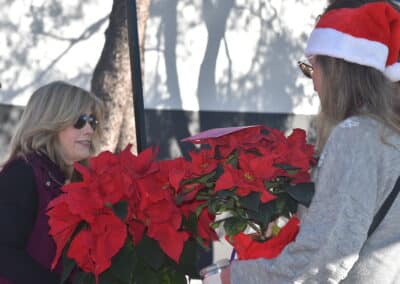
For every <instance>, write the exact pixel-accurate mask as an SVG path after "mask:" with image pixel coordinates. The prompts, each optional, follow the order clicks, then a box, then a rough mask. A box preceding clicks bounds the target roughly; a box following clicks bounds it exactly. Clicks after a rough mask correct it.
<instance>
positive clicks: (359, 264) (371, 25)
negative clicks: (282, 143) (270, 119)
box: [221, 0, 400, 284]
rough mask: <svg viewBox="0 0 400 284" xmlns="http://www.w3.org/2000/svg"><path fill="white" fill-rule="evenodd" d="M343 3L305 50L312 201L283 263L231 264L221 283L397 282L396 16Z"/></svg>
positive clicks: (399, 25) (379, 5) (380, 6)
mask: <svg viewBox="0 0 400 284" xmlns="http://www.w3.org/2000/svg"><path fill="white" fill-rule="evenodd" d="M340 2H341V5H342V6H341V7H338V6H337V5H336V8H335V9H333V8H331V7H328V9H327V11H326V12H325V13H324V14H323V15H322V16H321V17H320V19H319V20H318V23H317V24H316V27H315V29H314V30H313V32H312V34H311V36H310V38H309V41H308V44H307V48H306V55H307V56H308V58H309V60H310V62H311V66H309V68H307V69H304V70H305V71H306V72H308V75H309V76H310V77H312V80H313V84H314V88H315V90H316V92H317V93H318V95H319V97H320V101H321V110H320V115H319V125H318V149H319V151H320V153H321V154H320V158H319V161H318V166H317V168H316V170H315V196H314V198H313V200H312V203H311V205H310V207H309V208H308V210H307V212H305V214H304V215H303V216H302V220H301V225H300V231H299V234H298V235H297V238H296V240H295V241H294V242H293V243H291V244H289V245H288V246H287V247H286V248H285V249H284V250H283V252H282V254H281V255H280V256H278V257H277V258H275V259H271V260H266V259H257V260H248V261H234V262H233V263H232V264H231V265H230V268H228V269H225V270H224V271H223V272H222V277H221V278H222V279H223V283H235V284H236V283H249V284H250V283H254V284H257V283H268V284H282V283H349V284H350V283H352V284H353V283H380V284H385V283H399V281H400V280H399V279H400V263H399V261H398V257H399V255H400V222H399V221H398V216H399V215H400V198H399V197H397V198H395V197H394V196H393V195H392V193H395V192H396V190H397V189H398V188H399V187H398V186H399V185H400V182H399V175H400V92H399V81H400V62H398V59H399V55H400V14H399V12H398V11H397V10H396V9H394V8H393V7H392V6H391V5H390V4H389V3H388V2H386V1H380V2H379V1H378V2H370V3H366V4H363V5H354V6H351V7H350V6H348V7H345V6H343V5H346V3H345V2H346V1H345V0H344V1H340ZM347 2H348V3H350V2H352V3H353V2H354V1H347ZM303 67H304V66H303ZM395 189H396V190H395ZM397 192H398V191H397ZM388 201H390V202H392V203H391V204H390V202H388ZM382 208H386V210H385V212H384V211H381V209H382ZM381 212H384V213H383V214H381ZM376 220H378V221H376Z"/></svg>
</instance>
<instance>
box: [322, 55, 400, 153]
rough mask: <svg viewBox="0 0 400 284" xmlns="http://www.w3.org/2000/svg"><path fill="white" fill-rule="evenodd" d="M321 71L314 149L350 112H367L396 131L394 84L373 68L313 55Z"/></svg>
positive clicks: (399, 122)
mask: <svg viewBox="0 0 400 284" xmlns="http://www.w3.org/2000/svg"><path fill="white" fill-rule="evenodd" d="M315 59H316V60H315V62H316V64H317V65H318V67H320V69H321V72H322V78H321V79H322V86H321V88H322V89H321V90H320V92H319V95H320V100H321V110H320V114H319V117H318V118H317V149H318V150H319V151H320V150H321V149H322V148H323V146H324V145H325V143H326V140H327V139H328V136H329V134H330V132H331V130H332V128H333V127H335V126H336V125H337V124H338V123H339V122H340V121H342V120H344V119H346V118H348V117H350V116H353V115H367V116H370V117H372V118H374V119H376V120H378V121H380V122H382V123H383V124H384V125H385V126H387V127H388V128H390V129H392V130H393V131H395V132H397V133H399V134H400V92H399V89H400V88H399V85H398V83H393V82H391V81H390V80H389V79H387V78H386V77H385V76H384V75H383V73H382V72H380V71H378V70H375V69H374V68H371V67H367V66H362V65H359V64H355V63H350V62H346V61H344V60H342V59H337V58H332V57H328V56H321V55H319V56H316V57H315Z"/></svg>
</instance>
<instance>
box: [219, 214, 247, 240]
mask: <svg viewBox="0 0 400 284" xmlns="http://www.w3.org/2000/svg"><path fill="white" fill-rule="evenodd" d="M246 227H247V221H246V220H245V219H242V218H239V217H229V218H227V219H225V222H224V229H225V232H226V234H227V235H229V236H234V235H236V234H239V233H240V232H243V231H244V230H245V229H246Z"/></svg>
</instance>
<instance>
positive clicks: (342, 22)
mask: <svg viewBox="0 0 400 284" xmlns="http://www.w3.org/2000/svg"><path fill="white" fill-rule="evenodd" d="M305 53H306V55H307V56H312V55H327V56H331V57H335V58H341V59H344V60H346V61H348V62H353V63H357V64H360V65H365V66H370V67H373V68H375V69H378V70H380V71H382V72H383V73H384V74H385V75H386V77H388V78H389V79H390V80H391V81H394V82H395V81H400V62H398V59H399V53H400V14H399V12H397V11H396V10H395V9H394V8H393V7H392V6H391V5H390V4H387V3H384V2H372V3H368V4H365V5H362V6H360V7H358V8H342V9H336V10H331V11H329V12H327V13H325V14H324V15H322V16H321V18H320V19H319V21H318V23H317V25H316V27H315V29H314V30H313V32H312V33H311V35H310V39H309V40H308V44H307V48H306V51H305Z"/></svg>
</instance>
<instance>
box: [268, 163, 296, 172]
mask: <svg viewBox="0 0 400 284" xmlns="http://www.w3.org/2000/svg"><path fill="white" fill-rule="evenodd" d="M274 166H275V167H277V168H281V169H283V170H285V171H296V170H299V169H300V168H297V167H293V166H291V165H288V164H275V165H274Z"/></svg>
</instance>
